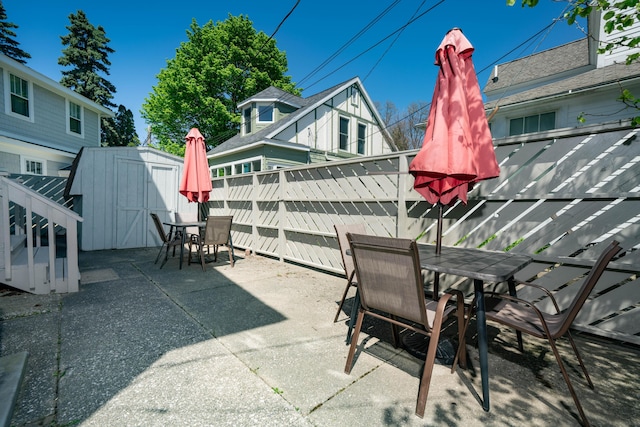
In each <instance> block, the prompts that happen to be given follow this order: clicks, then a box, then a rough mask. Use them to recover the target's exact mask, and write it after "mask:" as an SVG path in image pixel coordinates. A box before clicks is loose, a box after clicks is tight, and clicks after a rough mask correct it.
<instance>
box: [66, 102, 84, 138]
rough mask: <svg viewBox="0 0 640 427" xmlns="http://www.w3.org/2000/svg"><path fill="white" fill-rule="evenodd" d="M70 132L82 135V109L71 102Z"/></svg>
mask: <svg viewBox="0 0 640 427" xmlns="http://www.w3.org/2000/svg"><path fill="white" fill-rule="evenodd" d="M69 132H73V133H77V134H78V135H82V107H81V106H79V105H78V104H74V103H73V102H71V101H69Z"/></svg>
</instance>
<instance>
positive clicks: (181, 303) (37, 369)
mask: <svg viewBox="0 0 640 427" xmlns="http://www.w3.org/2000/svg"><path fill="white" fill-rule="evenodd" d="M156 253H157V249H153V248H151V249H136V250H117V251H98V252H85V253H81V254H80V270H81V274H82V284H81V286H80V291H79V292H78V293H73V294H66V295H56V294H52V295H40V296H38V295H30V294H24V293H21V292H14V291H12V290H10V289H9V288H6V287H2V288H0V319H1V321H0V356H4V355H9V354H13V353H17V352H20V351H27V352H28V353H29V358H28V362H27V370H26V374H25V378H24V381H23V383H22V388H21V391H20V395H19V397H18V402H17V405H16V408H15V410H14V415H13V419H12V425H16V426H38V425H47V426H49V425H56V426H59V425H83V426H133V425H139V426H168V425H184V426H358V425H363V426H365V425H366V426H424V425H428V426H471V425H491V426H520V425H531V426H545V425H549V426H573V425H578V421H577V415H576V412H577V411H576V409H575V406H574V404H573V401H572V399H571V396H570V395H569V393H568V391H567V389H566V385H565V383H564V381H563V380H562V377H561V375H560V372H559V370H558V368H557V365H556V362H555V360H554V358H553V355H552V354H551V353H550V351H548V350H547V347H545V346H544V345H543V343H542V342H538V341H537V340H534V339H533V338H526V341H525V343H526V352H525V354H520V353H519V352H518V351H517V350H516V347H515V345H514V342H515V334H514V333H513V332H511V331H506V330H500V329H498V328H497V327H496V326H495V325H492V324H490V325H489V338H490V356H489V357H490V359H489V362H490V364H489V366H490V371H491V379H490V388H491V411H490V412H484V411H483V410H482V407H481V405H480V403H479V397H478V392H479V391H480V378H479V370H478V366H477V351H476V349H475V347H474V337H473V335H472V334H471V333H470V334H469V341H468V351H469V360H470V362H471V367H470V369H469V370H467V371H462V370H460V369H458V370H457V371H456V373H454V374H451V373H450V369H449V367H447V366H441V365H436V367H435V368H434V377H433V380H432V384H431V389H430V393H429V400H428V401H427V408H426V413H425V417H424V419H420V418H418V417H416V416H415V415H414V409H415V402H416V397H417V391H418V381H419V375H420V369H421V365H422V364H421V362H420V361H419V360H418V359H416V358H414V357H413V356H411V355H409V354H408V353H407V352H406V351H404V350H401V349H394V348H393V346H392V345H390V344H389V342H390V341H389V336H388V332H389V327H388V326H387V325H386V324H376V323H373V322H370V323H368V324H367V330H366V331H364V332H365V333H363V334H362V335H361V337H360V341H361V343H362V342H364V344H361V345H360V347H359V352H358V354H357V359H356V362H355V366H354V368H353V370H352V373H351V375H346V374H345V373H344V364H345V360H346V356H347V350H348V348H347V346H346V345H345V335H346V330H347V328H346V326H345V325H346V315H343V316H342V317H341V319H342V320H341V321H340V322H338V323H333V322H332V320H333V316H334V314H335V310H336V308H337V300H339V297H340V295H341V293H342V290H343V287H344V283H345V279H343V278H341V277H336V276H333V275H329V274H325V273H321V272H318V271H314V270H312V269H308V268H304V267H300V266H296V265H291V264H286V263H281V262H279V261H277V260H272V259H268V258H264V257H260V256H247V257H244V258H242V257H241V258H238V259H237V262H236V265H235V267H234V268H231V267H230V266H229V263H228V257H227V253H226V252H224V251H223V252H222V253H221V255H220V258H219V260H218V262H217V263H215V264H209V265H208V266H207V267H208V268H207V271H206V272H202V270H201V268H200V266H199V265H198V264H196V265H191V266H187V265H186V264H185V265H184V267H183V269H182V270H179V269H178V259H177V258H170V259H169V262H168V263H167V264H166V265H165V266H164V268H162V269H159V264H157V265H156V264H154V262H153V261H154V259H155V256H156ZM351 296H352V295H351ZM351 302H352V299H349V300H348V301H347V303H346V306H347V307H346V309H347V310H348V309H349V308H350V304H351ZM450 329H451V331H447V332H449V334H453V329H454V328H450ZM474 329H475V327H474V326H473V325H472V326H471V327H470V331H472V330H474ZM576 338H577V341H578V346H579V348H580V350H581V352H582V354H583V357H584V359H585V363H586V364H587V367H588V369H589V371H590V374H591V377H592V379H593V381H594V383H595V385H596V390H595V391H592V390H590V389H589V388H588V387H587V386H586V382H585V381H584V380H583V379H582V378H581V376H580V375H579V373H578V371H577V370H576V367H577V366H575V364H570V365H569V371H570V375H571V376H572V380H573V382H574V386H575V388H576V391H577V393H578V395H579V397H580V399H581V401H582V404H583V406H584V409H585V411H586V413H587V416H588V417H589V419H590V421H591V422H592V424H593V425H596V426H629V425H640V421H638V420H640V405H638V401H639V400H640V363H639V362H640V351H639V349H638V348H637V347H633V346H628V345H622V344H620V343H614V342H611V341H605V340H601V339H597V338H594V337H591V336H582V335H577V337H576ZM560 347H561V351H564V353H563V354H569V353H568V352H567V350H568V343H566V342H561V345H560Z"/></svg>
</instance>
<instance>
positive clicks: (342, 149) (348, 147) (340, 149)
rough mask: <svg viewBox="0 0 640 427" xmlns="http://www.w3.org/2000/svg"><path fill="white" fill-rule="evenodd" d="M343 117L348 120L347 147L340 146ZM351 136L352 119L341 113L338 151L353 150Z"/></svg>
mask: <svg viewBox="0 0 640 427" xmlns="http://www.w3.org/2000/svg"><path fill="white" fill-rule="evenodd" d="M341 119H345V120H346V121H347V148H342V147H341V146H340V137H341V136H342V134H341V133H340V121H341ZM350 138H351V119H350V118H349V117H347V116H343V115H339V116H338V151H344V152H346V153H350V152H351V150H350V148H351V142H350V141H349V139H350Z"/></svg>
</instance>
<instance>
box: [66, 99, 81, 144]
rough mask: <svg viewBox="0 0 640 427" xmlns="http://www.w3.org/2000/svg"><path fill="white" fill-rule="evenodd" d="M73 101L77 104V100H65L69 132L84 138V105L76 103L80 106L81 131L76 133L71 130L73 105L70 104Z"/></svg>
mask: <svg viewBox="0 0 640 427" xmlns="http://www.w3.org/2000/svg"><path fill="white" fill-rule="evenodd" d="M71 103H73V104H76V103H75V102H73V101H70V100H68V99H67V100H66V102H65V107H66V111H65V116H66V117H67V120H66V122H67V134H69V135H73V136H76V137H78V138H83V139H84V107H83V106H82V105H80V104H76V105H77V106H78V107H80V133H75V132H72V131H71V124H70V123H69V120H70V119H71V105H70V104H71Z"/></svg>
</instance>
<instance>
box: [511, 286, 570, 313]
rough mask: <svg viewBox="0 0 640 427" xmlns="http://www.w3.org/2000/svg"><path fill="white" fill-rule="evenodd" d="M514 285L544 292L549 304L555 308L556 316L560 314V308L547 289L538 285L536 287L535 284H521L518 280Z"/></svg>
mask: <svg viewBox="0 0 640 427" xmlns="http://www.w3.org/2000/svg"><path fill="white" fill-rule="evenodd" d="M516 285H524V286H529V287H532V288H536V289H539V290H541V291H542V292H544V293H545V294H546V295H547V296H548V297H549V298H550V299H551V302H552V303H553V306H554V307H555V308H556V314H560V307H559V306H558V303H557V302H556V299H555V297H554V296H553V294H552V293H551V291H549V289H547V288H545V287H543V286H540V285H536V284H535V283H531V282H523V281H520V280H516Z"/></svg>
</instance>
